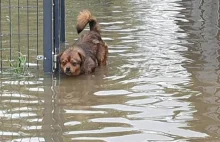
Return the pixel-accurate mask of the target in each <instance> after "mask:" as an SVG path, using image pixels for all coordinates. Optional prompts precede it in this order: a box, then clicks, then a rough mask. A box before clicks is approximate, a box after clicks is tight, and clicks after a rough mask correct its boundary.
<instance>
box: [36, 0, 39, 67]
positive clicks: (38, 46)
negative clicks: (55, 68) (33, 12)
mask: <svg viewBox="0 0 220 142" xmlns="http://www.w3.org/2000/svg"><path fill="white" fill-rule="evenodd" d="M36 2H37V56H38V54H39V50H38V48H39V46H38V43H39V35H38V34H39V2H38V0H37V1H36ZM38 67H39V66H38V60H37V68H38Z"/></svg>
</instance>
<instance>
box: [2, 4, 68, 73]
mask: <svg viewBox="0 0 220 142" xmlns="http://www.w3.org/2000/svg"><path fill="white" fill-rule="evenodd" d="M64 41H65V0H43V1H40V0H0V73H3V72H4V70H7V69H9V68H10V69H11V68H12V69H15V70H16V69H19V68H21V66H22V67H23V68H24V67H26V68H30V67H33V68H37V69H39V68H42V69H43V70H44V72H47V73H49V72H53V71H54V70H56V68H57V67H56V63H55V62H56V54H58V53H59V47H60V44H61V42H64ZM17 71H19V70H17Z"/></svg>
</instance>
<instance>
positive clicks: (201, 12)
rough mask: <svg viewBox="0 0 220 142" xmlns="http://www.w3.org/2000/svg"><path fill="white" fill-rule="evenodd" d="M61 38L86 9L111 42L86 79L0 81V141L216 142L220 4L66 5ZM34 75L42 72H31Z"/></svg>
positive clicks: (134, 0) (169, 0) (160, 0)
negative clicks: (105, 58)
mask: <svg viewBox="0 0 220 142" xmlns="http://www.w3.org/2000/svg"><path fill="white" fill-rule="evenodd" d="M66 3H67V7H66V8H67V10H66V14H67V15H66V29H67V32H66V36H67V41H68V43H72V42H73V41H74V39H77V38H78V37H79V36H78V35H77V34H76V30H75V25H74V24H75V23H76V16H77V14H78V12H79V11H80V10H82V9H84V8H88V9H90V10H91V11H92V12H93V14H94V15H95V16H96V17H97V19H98V20H99V22H100V24H101V29H102V36H103V39H104V40H105V41H106V42H107V44H108V45H109V53H110V54H109V63H108V66H107V67H103V68H99V69H97V70H96V72H95V73H94V74H93V75H88V76H84V75H83V76H79V77H75V78H68V77H65V76H60V75H57V76H53V75H43V74H42V73H33V74H34V77H29V78H27V77H26V78H14V77H8V76H5V75H1V78H0V79H1V82H0V88H1V91H0V118H1V119H0V126H1V127H0V141H2V142H9V141H12V142H27V141H28V142H29V141H30V142H38V141H39V142H43V141H46V142H52V141H54V142H70V141H77V142H147V141H152V142H153V141H166V142H186V141H190V142H218V141H219V140H220V136H219V134H220V129H219V128H220V123H219V122H220V108H219V106H220V101H219V99H220V91H219V87H220V80H219V74H220V71H219V66H220V64H219V54H220V50H219V41H220V40H219V39H220V34H219V25H220V24H219V14H220V10H219V3H220V2H219V1H218V0H211V1H191V0H120V1H119V0H111V1H110V0H109V1H104V0H84V1H76V0H74V1H73V0H66ZM39 72H42V71H39Z"/></svg>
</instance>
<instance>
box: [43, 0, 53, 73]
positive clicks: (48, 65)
mask: <svg viewBox="0 0 220 142" xmlns="http://www.w3.org/2000/svg"><path fill="white" fill-rule="evenodd" d="M43 11H44V12H43V14H44V28H43V29H44V30H43V38H44V72H45V73H49V72H52V47H53V42H52V41H53V36H52V35H53V31H52V28H53V25H52V24H53V23H52V19H53V17H52V16H53V13H52V12H53V1H52V0H44V1H43Z"/></svg>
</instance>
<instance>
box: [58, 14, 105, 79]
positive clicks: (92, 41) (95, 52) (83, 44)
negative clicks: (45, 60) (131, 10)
mask: <svg viewBox="0 0 220 142" xmlns="http://www.w3.org/2000/svg"><path fill="white" fill-rule="evenodd" d="M87 24H89V27H90V31H89V32H87V33H85V34H84V35H82V36H81V37H80V38H79V39H78V40H77V41H76V42H75V43H74V44H73V45H72V46H70V47H69V48H67V49H66V50H65V51H64V52H62V53H60V55H59V56H58V58H59V61H60V68H61V70H62V71H63V72H64V73H65V74H66V75H69V76H76V75H80V74H90V73H92V72H94V71H95V68H96V67H97V66H101V65H106V62H107V56H108V47H107V45H106V44H105V42H104V41H103V40H102V38H101V35H100V26H99V23H98V22H97V20H96V18H95V17H93V16H92V14H91V13H90V12H89V11H88V10H84V11H82V12H80V14H79V16H78V18H77V24H76V29H77V32H78V33H80V32H81V31H83V29H84V28H85V27H86V25H87Z"/></svg>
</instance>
